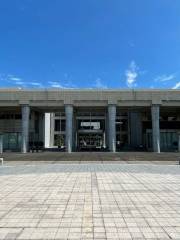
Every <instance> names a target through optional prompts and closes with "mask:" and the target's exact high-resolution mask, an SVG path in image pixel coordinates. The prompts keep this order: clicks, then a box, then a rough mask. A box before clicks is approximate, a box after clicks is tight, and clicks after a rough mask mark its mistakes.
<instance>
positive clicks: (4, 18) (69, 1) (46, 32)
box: [0, 0, 180, 89]
mask: <svg viewBox="0 0 180 240" xmlns="http://www.w3.org/2000/svg"><path fill="white" fill-rule="evenodd" d="M0 33H1V34H0V87H23V88H27V87H28V88H32V87H33V88H39V87H62V88H174V89H177V88H180V1H179V0H13V1H12V0H1V1H0Z"/></svg>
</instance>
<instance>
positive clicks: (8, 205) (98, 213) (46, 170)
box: [0, 162, 180, 240]
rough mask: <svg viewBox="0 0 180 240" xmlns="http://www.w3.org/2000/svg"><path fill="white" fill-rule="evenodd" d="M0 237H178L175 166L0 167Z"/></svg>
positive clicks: (179, 196) (179, 173)
mask: <svg viewBox="0 0 180 240" xmlns="http://www.w3.org/2000/svg"><path fill="white" fill-rule="evenodd" d="M0 239H6V240H7V239H9V240H10V239H11V240H12V239H19V240H20V239H21V240H25V239H34V240H38V239H48V240H50V239H59V240H61V239H62V240H65V239H84V240H85V239H89V240H90V239H91V240H92V239H101V240H102V239H111V240H112V239H122V240H124V239H137V240H138V239H139V240H140V239H149V240H150V239H162V240H166V239H180V166H178V165H174V166H173V165H171V166H170V165H159V164H158V165H153V164H119V163H118V164H116V163H113V164H111V163H106V164H102V163H98V164H97V163H81V164H78V163H76V164H68V163H66V164H48V163H41V164H39V163H38V162H36V164H33V165H23V164H19V165H13V166H8V165H7V166H4V167H0Z"/></svg>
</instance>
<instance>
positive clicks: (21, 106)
mask: <svg viewBox="0 0 180 240" xmlns="http://www.w3.org/2000/svg"><path fill="white" fill-rule="evenodd" d="M0 133H1V135H0V149H2V148H3V150H4V151H22V152H23V153H26V152H27V151H29V150H31V149H33V148H44V147H45V148H47V149H51V150H54V149H55V150H58V151H59V150H62V151H63V150H66V151H67V152H69V153H70V152H72V151H89V150H91V151H111V152H116V151H132V150H133V151H135V150H137V151H154V152H160V151H178V150H180V90H159V89H156V90H155V89H153V90H118V89H116V90H115V89H107V90H102V89H95V90H91V89H42V90H39V89H28V90H25V89H24V90H22V89H1V90H0ZM2 141H3V144H2Z"/></svg>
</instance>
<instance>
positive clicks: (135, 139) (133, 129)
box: [129, 111, 142, 148]
mask: <svg viewBox="0 0 180 240" xmlns="http://www.w3.org/2000/svg"><path fill="white" fill-rule="evenodd" d="M129 118H130V119H129V120H130V144H131V147H134V148H138V147H140V145H142V120H141V113H140V112H136V111H132V112H130V113H129Z"/></svg>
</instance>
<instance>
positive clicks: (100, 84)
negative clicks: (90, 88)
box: [94, 78, 107, 88]
mask: <svg viewBox="0 0 180 240" xmlns="http://www.w3.org/2000/svg"><path fill="white" fill-rule="evenodd" d="M94 87H95V88H107V86H106V85H105V84H104V83H103V82H102V79H101V78H97V79H96V81H95V84H94Z"/></svg>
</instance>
